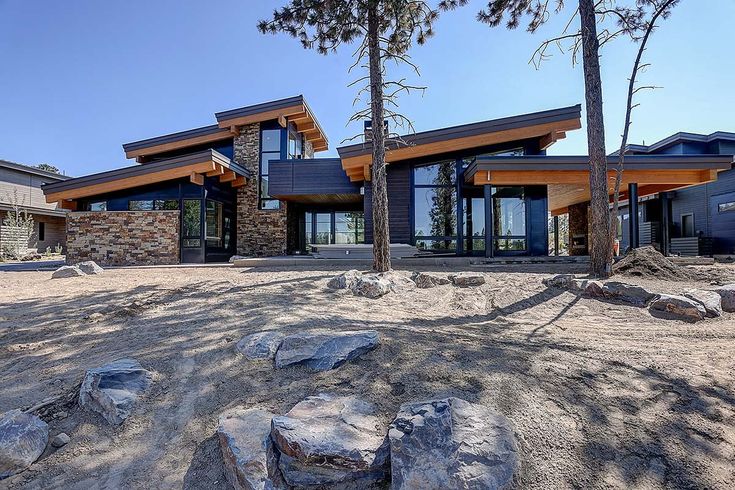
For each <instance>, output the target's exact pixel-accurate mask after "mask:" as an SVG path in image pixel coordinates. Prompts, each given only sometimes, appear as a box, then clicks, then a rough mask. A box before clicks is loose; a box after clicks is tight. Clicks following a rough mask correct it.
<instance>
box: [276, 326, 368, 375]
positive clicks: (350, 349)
mask: <svg viewBox="0 0 735 490" xmlns="http://www.w3.org/2000/svg"><path fill="white" fill-rule="evenodd" d="M378 341H379V335H378V332H376V331H375V330H353V331H342V332H340V331H329V330H312V331H306V332H300V333H297V334H295V335H289V336H288V337H286V338H284V339H283V342H281V346H280V347H279V349H278V352H276V367H277V368H284V367H286V366H292V365H294V364H303V365H305V366H306V367H308V368H310V369H313V370H315V371H327V370H329V369H334V368H336V367H338V366H341V365H342V364H344V363H345V362H347V361H349V360H350V359H354V358H356V357H358V356H361V355H362V354H364V353H366V352H368V351H371V350H373V349H374V348H375V347H376V346H377V345H378Z"/></svg>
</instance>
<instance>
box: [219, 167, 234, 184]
mask: <svg viewBox="0 0 735 490" xmlns="http://www.w3.org/2000/svg"><path fill="white" fill-rule="evenodd" d="M235 179H237V174H236V173H235V172H233V171H232V170H227V171H225V173H224V174H222V175H220V176H219V181H220V182H223V183H224V182H232V181H233V180H235Z"/></svg>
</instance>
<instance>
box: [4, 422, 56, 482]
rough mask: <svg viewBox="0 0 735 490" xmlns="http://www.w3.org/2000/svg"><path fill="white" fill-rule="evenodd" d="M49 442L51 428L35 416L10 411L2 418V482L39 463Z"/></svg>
mask: <svg viewBox="0 0 735 490" xmlns="http://www.w3.org/2000/svg"><path fill="white" fill-rule="evenodd" d="M47 442H48V425H47V424H46V422H44V421H43V420H41V419H40V418H38V417H36V416H35V415H31V414H27V413H23V412H21V411H20V410H11V411H9V412H5V413H4V414H2V415H0V480H2V479H3V478H7V477H9V476H12V475H15V474H16V473H20V472H21V471H23V470H25V469H26V468H28V467H29V466H30V465H31V464H33V462H34V461H36V460H37V459H38V458H39V456H41V454H43V451H44V449H46V443H47Z"/></svg>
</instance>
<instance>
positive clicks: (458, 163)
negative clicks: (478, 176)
mask: <svg viewBox="0 0 735 490" xmlns="http://www.w3.org/2000/svg"><path fill="white" fill-rule="evenodd" d="M463 161H464V160H463V159H457V158H454V159H452V158H450V159H441V160H438V161H433V162H426V163H420V164H413V165H411V166H410V177H409V182H410V186H411V195H410V210H411V212H410V226H411V243H412V244H413V245H414V246H417V242H418V241H429V242H445V243H446V244H449V243H450V242H454V247H447V248H446V249H433V248H425V249H420V250H422V251H427V252H432V253H455V254H456V253H459V250H460V245H461V244H460V241H461V240H463V237H462V233H461V230H460V229H459V228H460V222H459V216H458V206H460V203H459V196H460V189H459V188H460V186H461V176H462V164H463ZM443 163H450V164H452V167H453V172H454V175H453V177H452V180H453V181H450V183H449V184H426V183H419V184H417V183H416V169H420V168H425V167H431V166H435V165H441V164H443ZM416 189H451V190H452V191H453V192H454V206H453V214H454V227H455V234H454V235H416ZM462 248H464V247H462Z"/></svg>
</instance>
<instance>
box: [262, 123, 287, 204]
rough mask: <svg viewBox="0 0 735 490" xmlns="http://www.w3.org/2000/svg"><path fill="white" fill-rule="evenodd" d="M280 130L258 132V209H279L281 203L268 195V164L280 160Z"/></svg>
mask: <svg viewBox="0 0 735 490" xmlns="http://www.w3.org/2000/svg"><path fill="white" fill-rule="evenodd" d="M281 134H282V131H281V129H263V130H262V131H261V132H260V190H259V192H260V196H259V201H258V208H259V209H279V208H280V207H281V203H280V201H279V200H278V199H272V198H271V197H270V194H268V175H269V173H270V162H271V161H273V160H280V159H281Z"/></svg>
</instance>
